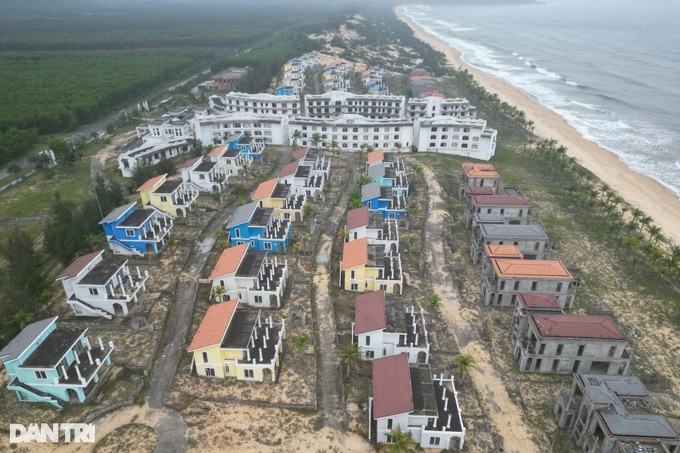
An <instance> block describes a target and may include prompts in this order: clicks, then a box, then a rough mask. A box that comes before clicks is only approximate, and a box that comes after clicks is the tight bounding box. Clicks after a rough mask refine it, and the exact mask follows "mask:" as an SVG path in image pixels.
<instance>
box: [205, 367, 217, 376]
mask: <svg viewBox="0 0 680 453" xmlns="http://www.w3.org/2000/svg"><path fill="white" fill-rule="evenodd" d="M205 375H206V376H208V377H215V368H206V369H205Z"/></svg>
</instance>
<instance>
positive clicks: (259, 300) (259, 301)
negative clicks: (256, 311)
mask: <svg viewBox="0 0 680 453" xmlns="http://www.w3.org/2000/svg"><path fill="white" fill-rule="evenodd" d="M255 303H256V304H261V303H262V296H255Z"/></svg>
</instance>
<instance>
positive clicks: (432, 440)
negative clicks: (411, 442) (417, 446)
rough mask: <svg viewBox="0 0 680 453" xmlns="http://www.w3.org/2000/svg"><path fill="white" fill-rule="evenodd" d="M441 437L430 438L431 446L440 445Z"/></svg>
mask: <svg viewBox="0 0 680 453" xmlns="http://www.w3.org/2000/svg"><path fill="white" fill-rule="evenodd" d="M439 439H440V437H430V445H439Z"/></svg>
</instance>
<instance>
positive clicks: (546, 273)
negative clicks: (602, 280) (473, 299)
mask: <svg viewBox="0 0 680 453" xmlns="http://www.w3.org/2000/svg"><path fill="white" fill-rule="evenodd" d="M577 286H578V281H577V280H575V279H574V277H572V275H571V273H570V272H569V271H568V270H567V268H566V266H565V265H564V263H563V262H562V261H560V260H517V259H491V260H490V261H489V262H488V263H485V265H484V266H482V285H481V295H482V301H484V305H497V306H502V307H510V306H514V305H515V303H516V302H517V293H521V292H525V293H544V294H552V295H553V296H555V298H556V299H557V300H558V301H559V303H560V305H561V306H562V307H563V308H564V307H568V308H571V306H572V305H573V303H574V298H575V297H576V288H577Z"/></svg>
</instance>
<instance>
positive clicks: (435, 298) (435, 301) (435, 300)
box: [427, 293, 442, 307]
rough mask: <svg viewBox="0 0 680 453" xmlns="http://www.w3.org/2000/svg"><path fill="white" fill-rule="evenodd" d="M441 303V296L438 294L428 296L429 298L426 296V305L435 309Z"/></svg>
mask: <svg viewBox="0 0 680 453" xmlns="http://www.w3.org/2000/svg"><path fill="white" fill-rule="evenodd" d="M441 301H442V296H440V295H439V294H436V293H435V294H430V295H429V296H427V303H429V304H430V305H432V306H433V307H436V306H437V305H439V303H440V302H441Z"/></svg>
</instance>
